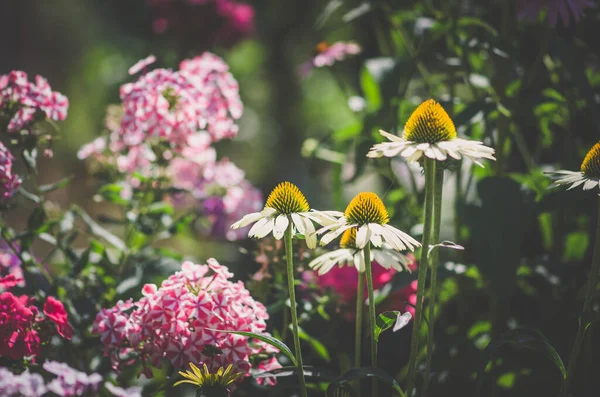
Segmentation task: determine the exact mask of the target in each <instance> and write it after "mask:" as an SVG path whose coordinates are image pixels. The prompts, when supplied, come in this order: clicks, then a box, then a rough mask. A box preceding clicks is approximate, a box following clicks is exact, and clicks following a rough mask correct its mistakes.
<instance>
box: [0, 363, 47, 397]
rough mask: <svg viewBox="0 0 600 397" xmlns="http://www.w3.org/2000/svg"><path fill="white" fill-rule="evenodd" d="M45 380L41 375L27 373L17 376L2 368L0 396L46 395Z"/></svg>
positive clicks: (0, 369)
mask: <svg viewBox="0 0 600 397" xmlns="http://www.w3.org/2000/svg"><path fill="white" fill-rule="evenodd" d="M46 391H47V390H46V386H45V385H44V379H43V378H42V376H41V375H40V374H32V373H30V372H29V371H25V372H23V373H22V374H20V375H15V374H13V373H12V372H10V371H9V370H8V369H6V368H2V367H0V395H1V396H4V397H39V396H42V395H44V394H45V393H46Z"/></svg>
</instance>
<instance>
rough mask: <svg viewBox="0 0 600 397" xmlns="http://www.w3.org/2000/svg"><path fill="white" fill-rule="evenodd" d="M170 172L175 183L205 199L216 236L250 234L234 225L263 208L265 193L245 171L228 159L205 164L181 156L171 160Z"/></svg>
mask: <svg viewBox="0 0 600 397" xmlns="http://www.w3.org/2000/svg"><path fill="white" fill-rule="evenodd" d="M170 172H171V176H172V180H173V185H174V186H175V187H178V188H180V189H184V190H187V191H189V192H190V193H191V194H192V196H193V197H194V198H195V199H196V200H199V201H201V202H202V207H203V212H204V214H205V215H206V216H207V217H208V220H209V222H210V224H211V230H210V234H211V235H212V236H215V237H225V238H226V239H227V240H230V241H235V240H239V239H243V238H245V237H246V235H247V232H248V228H243V229H231V228H230V226H231V225H232V224H233V223H234V222H236V221H237V220H238V219H240V218H241V217H243V216H244V215H245V214H248V213H250V212H256V211H260V210H261V208H262V207H263V204H264V201H263V196H262V193H261V192H260V191H259V190H258V189H257V188H255V187H254V186H252V185H251V184H250V183H249V182H248V181H247V180H246V179H244V171H242V170H241V169H239V168H238V167H237V166H236V165H235V164H234V163H233V162H231V161H229V160H228V159H222V160H219V161H216V162H215V161H208V162H206V163H204V164H199V163H198V162H195V161H190V160H185V159H179V160H174V161H172V162H171V165H170Z"/></svg>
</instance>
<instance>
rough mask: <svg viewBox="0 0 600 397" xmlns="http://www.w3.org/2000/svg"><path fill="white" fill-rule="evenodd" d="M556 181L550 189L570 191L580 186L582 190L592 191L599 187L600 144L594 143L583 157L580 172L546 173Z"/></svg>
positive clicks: (560, 171)
mask: <svg viewBox="0 0 600 397" xmlns="http://www.w3.org/2000/svg"><path fill="white" fill-rule="evenodd" d="M548 174H549V175H550V176H551V177H553V178H555V179H556V180H555V181H554V183H553V184H552V185H550V187H556V186H563V185H564V186H567V185H570V186H569V187H568V188H567V190H571V189H573V188H576V187H578V186H581V187H582V189H583V190H592V189H594V188H597V187H598V186H600V142H598V143H596V144H595V145H594V146H593V147H592V148H591V149H590V151H589V152H588V153H587V154H586V155H585V158H584V159H583V162H582V163H581V168H580V171H566V170H559V171H554V172H549V173H548Z"/></svg>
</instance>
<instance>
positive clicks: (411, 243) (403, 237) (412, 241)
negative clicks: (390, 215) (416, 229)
mask: <svg viewBox="0 0 600 397" xmlns="http://www.w3.org/2000/svg"><path fill="white" fill-rule="evenodd" d="M382 227H383V228H384V229H385V230H387V231H389V232H391V233H393V234H394V235H395V236H397V237H398V238H399V239H400V240H401V241H402V242H403V243H404V244H406V245H407V246H408V248H409V249H410V250H411V251H413V250H414V248H415V247H420V246H421V243H419V242H418V241H417V240H415V239H414V238H412V237H411V236H410V235H408V234H406V233H404V232H403V231H402V230H399V229H396V228H395V227H393V226H390V225H383V226H382Z"/></svg>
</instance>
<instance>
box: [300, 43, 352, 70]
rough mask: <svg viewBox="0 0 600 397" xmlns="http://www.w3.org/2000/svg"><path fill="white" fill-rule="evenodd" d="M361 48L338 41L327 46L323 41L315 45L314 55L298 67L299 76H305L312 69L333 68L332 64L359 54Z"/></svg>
mask: <svg viewBox="0 0 600 397" xmlns="http://www.w3.org/2000/svg"><path fill="white" fill-rule="evenodd" d="M360 51H361V48H360V46H359V45H358V44H356V43H354V42H352V41H347V42H344V41H338V42H337V43H333V44H331V45H329V44H328V43H327V42H325V41H323V42H321V43H319V44H318V45H317V48H316V55H315V56H314V57H313V58H311V59H309V60H308V61H306V62H305V63H303V64H302V65H301V66H300V74H301V75H303V76H305V75H307V74H308V73H310V71H311V70H312V69H314V68H320V67H324V66H333V64H334V63H336V62H339V61H343V60H344V59H346V57H348V56H350V55H356V54H358V53H360Z"/></svg>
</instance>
